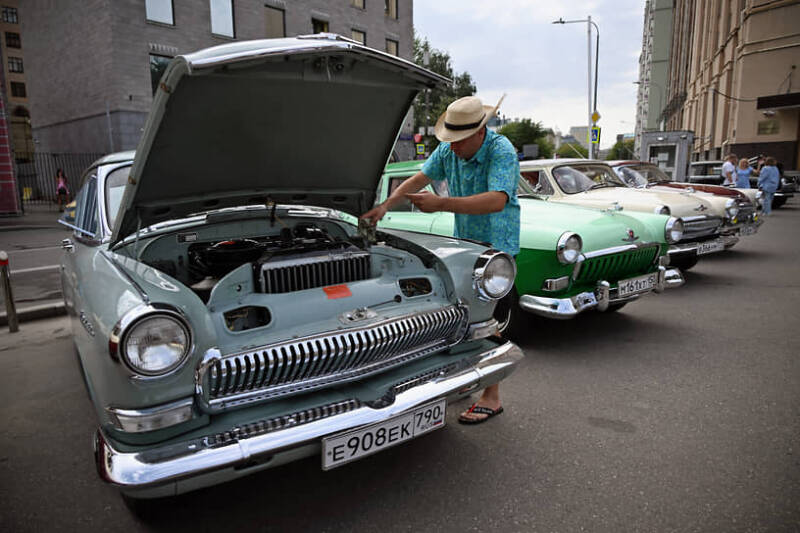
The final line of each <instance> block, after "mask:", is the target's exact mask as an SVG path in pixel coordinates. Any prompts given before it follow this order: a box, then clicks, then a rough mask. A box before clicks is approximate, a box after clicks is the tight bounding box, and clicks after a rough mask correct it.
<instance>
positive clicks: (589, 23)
mask: <svg viewBox="0 0 800 533" xmlns="http://www.w3.org/2000/svg"><path fill="white" fill-rule="evenodd" d="M576 22H585V23H586V44H587V48H588V55H587V72H588V76H587V99H588V101H589V120H588V124H589V135H590V138H589V159H593V158H594V143H592V139H591V131H592V127H594V126H596V125H597V123H596V122H595V120H594V115H595V114H596V113H597V67H598V60H599V58H600V28H598V27H597V24H595V23H594V22H592V16H591V15H588V16H587V17H586V18H585V19H580V20H564V19H563V18H559V19H558V20H554V21H553V24H574V23H576ZM592 26H594V30H595V32H596V33H597V40H596V41H595V51H594V107H593V106H592Z"/></svg>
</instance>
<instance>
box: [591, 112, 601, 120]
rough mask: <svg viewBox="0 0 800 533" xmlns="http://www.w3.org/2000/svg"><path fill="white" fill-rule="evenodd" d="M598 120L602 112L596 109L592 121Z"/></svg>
mask: <svg viewBox="0 0 800 533" xmlns="http://www.w3.org/2000/svg"><path fill="white" fill-rule="evenodd" d="M598 120H600V113H598V112H597V111H596V110H595V112H594V113H592V122H597V121H598Z"/></svg>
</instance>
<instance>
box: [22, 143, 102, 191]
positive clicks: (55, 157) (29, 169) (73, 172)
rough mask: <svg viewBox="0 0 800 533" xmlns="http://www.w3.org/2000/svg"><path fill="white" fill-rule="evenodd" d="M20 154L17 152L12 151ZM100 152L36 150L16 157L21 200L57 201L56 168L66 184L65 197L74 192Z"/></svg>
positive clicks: (100, 155) (99, 155)
mask: <svg viewBox="0 0 800 533" xmlns="http://www.w3.org/2000/svg"><path fill="white" fill-rule="evenodd" d="M16 155H21V154H16ZM102 156H103V154H70V153H46V152H37V153H34V154H28V153H26V154H24V157H17V158H16V161H17V184H18V186H19V194H20V196H21V197H22V201H23V203H29V204H32V203H37V204H46V203H52V202H56V201H57V197H56V172H57V171H58V169H61V170H63V171H64V175H65V176H66V178H67V185H68V187H69V198H68V201H72V200H73V199H74V195H75V193H77V192H78V190H77V189H78V187H79V185H80V179H81V175H82V174H83V172H84V171H85V170H86V168H87V167H88V166H89V165H91V164H92V163H93V162H94V161H95V160H97V159H98V158H100V157H102Z"/></svg>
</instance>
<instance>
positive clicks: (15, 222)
mask: <svg viewBox="0 0 800 533" xmlns="http://www.w3.org/2000/svg"><path fill="white" fill-rule="evenodd" d="M59 216H61V213H60V212H59V211H58V206H57V205H56V204H54V203H45V204H28V205H26V206H25V212H24V213H23V214H22V215H19V216H0V232H17V231H32V230H45V231H47V230H63V229H64V226H63V225H61V224H59V223H58V218H59ZM0 235H2V234H0ZM6 235H8V233H6ZM69 235H70V234H69V233H67V232H65V235H64V237H68V236H69ZM3 242H4V239H3V238H2V237H0V243H3ZM2 247H3V246H2V245H0V248H2ZM0 298H2V295H0ZM14 300H15V302H16V301H17V298H15V299H14ZM16 308H17V319H18V320H19V322H20V323H22V322H27V321H30V320H38V319H42V318H48V317H53V316H59V315H63V314H65V312H66V311H65V309H64V302H63V300H61V299H53V298H52V297H51V298H47V299H42V300H35V301H23V302H17V306H16ZM7 324H8V317H7V315H6V310H5V305H3V306H2V311H0V326H3V327H5V326H6V325H7Z"/></svg>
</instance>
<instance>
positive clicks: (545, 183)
mask: <svg viewBox="0 0 800 533" xmlns="http://www.w3.org/2000/svg"><path fill="white" fill-rule="evenodd" d="M520 171H521V173H522V177H523V178H525V179H524V182H525V184H524V185H528V186H530V189H531V192H533V193H534V194H537V195H539V196H540V197H542V198H544V199H547V200H549V201H553V202H563V203H569V204H573V205H580V206H583V207H594V208H597V209H611V210H617V211H619V210H627V211H640V212H645V213H657V214H663V215H671V216H673V217H677V218H678V221H677V222H676V223H677V224H681V225H682V229H683V237H682V239H681V240H680V241H678V242H677V243H674V244H672V245H670V249H669V255H670V264H671V265H672V266H675V267H678V268H681V269H687V268H691V267H692V266H694V265H695V264H696V263H697V259H698V257H699V256H701V255H705V254H710V253H715V252H720V251H722V250H725V249H726V248H729V247H731V246H733V245H734V244H736V242H738V237H736V236H735V235H732V234H723V232H722V230H723V228H724V225H725V221H726V219H727V218H729V217H731V216H735V214H734V213H732V212H718V211H717V209H715V207H714V205H713V203H712V202H710V201H709V200H708V199H707V198H701V197H698V196H696V195H692V194H680V193H674V192H671V191H655V190H649V189H632V188H630V187H628V186H627V185H625V183H624V182H623V181H622V180H621V179H620V178H619V176H617V174H616V173H615V172H614V171H613V170H612V169H611V167H609V166H608V165H607V164H605V163H604V162H602V161H593V160H587V159H540V160H536V161H521V162H520Z"/></svg>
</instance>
